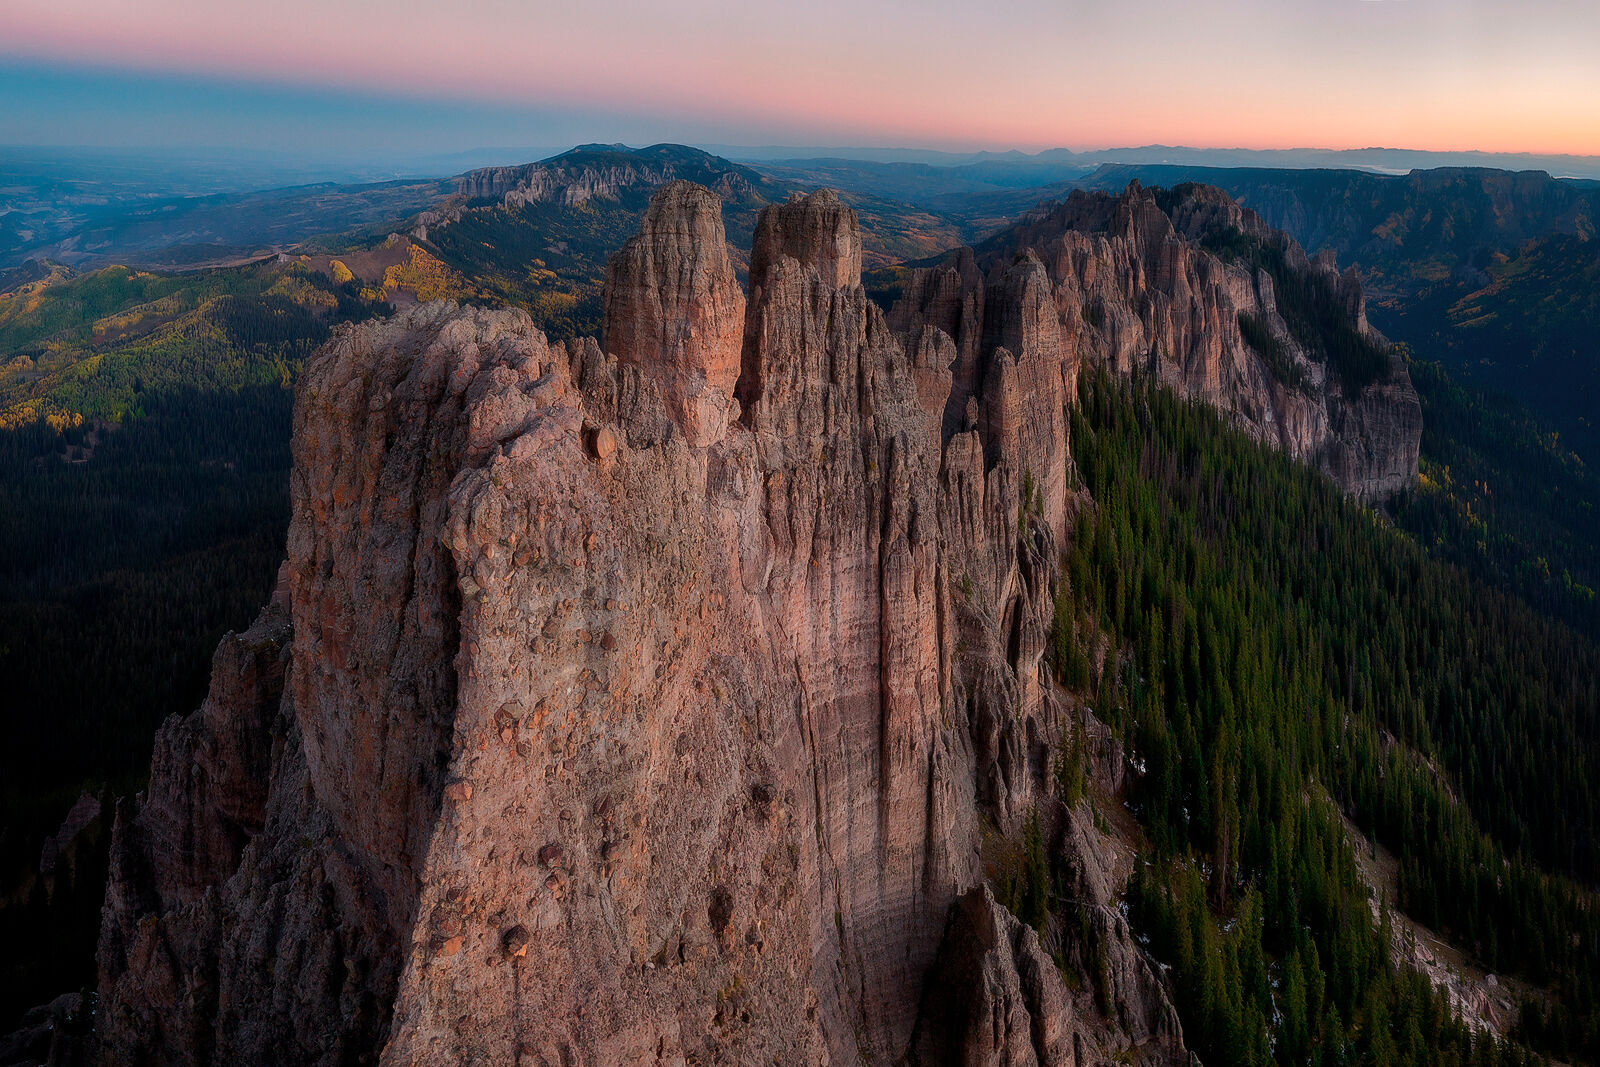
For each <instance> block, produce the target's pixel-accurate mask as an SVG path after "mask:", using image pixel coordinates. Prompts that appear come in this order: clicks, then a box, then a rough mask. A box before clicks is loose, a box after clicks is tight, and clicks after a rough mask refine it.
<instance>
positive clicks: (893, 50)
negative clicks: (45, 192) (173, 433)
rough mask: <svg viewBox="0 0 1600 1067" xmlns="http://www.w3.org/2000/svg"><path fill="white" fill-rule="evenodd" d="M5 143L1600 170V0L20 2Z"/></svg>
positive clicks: (9, 59)
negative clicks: (740, 151)
mask: <svg viewBox="0 0 1600 1067" xmlns="http://www.w3.org/2000/svg"><path fill="white" fill-rule="evenodd" d="M5 22H6V39H5V42H4V43H3V44H0V143H10V144H17V143H32V144H40V143H52V144H121V145H172V144H184V145H207V146H228V147H255V148H265V149H270V150H291V149H292V150H295V151H302V152H316V153H336V154H345V155H370V154H373V153H394V154H399V155H409V154H413V153H416V152H425V153H444V152H451V151H459V150H461V149H465V148H469V147H473V146H478V145H525V146H533V145H538V146H545V145H559V144H566V143H571V142H575V141H580V140H607V141H609V140H623V141H628V142H633V143H640V142H650V141H657V140H678V141H688V142H702V143H704V142H713V143H723V144H771V143H789V144H879V145H882V144H901V145H923V146H928V147H936V148H956V149H970V148H1012V147H1018V148H1024V149H1038V148H1045V147H1054V146H1062V147H1070V148H1083V147H1104V146H1109V145H1127V144H1144V143H1166V144H1189V145H1198V146H1211V147H1253V148H1288V147H1306V146H1316V147H1330V148H1348V147H1361V146H1366V145H1376V144H1383V145H1389V146H1393V147H1412V148H1423V149H1435V150H1446V149H1472V148H1478V149H1485V150H1491V151H1530V152H1571V153H1584V154H1590V153H1600V61H1597V60H1596V56H1600V4H1597V3H1594V2H1593V0H1002V2H1001V3H992V4H973V3H971V2H970V0H917V2H912V0H876V2H874V0H790V2H786V3H767V2H755V0H746V2H740V3H734V2H731V0H677V2H676V3H674V4H671V5H665V4H660V3H658V2H656V0H587V2H584V3H571V2H568V0H561V2H559V3H558V2H555V0H458V2H457V3H455V4H452V5H448V6H447V7H444V8H441V7H439V6H438V5H437V4H432V3H425V2H423V0H275V2H274V3H273V4H270V5H264V4H261V3H259V2H258V0H209V2H208V3H205V4H195V3H193V0H139V2H137V3H132V2H129V0H7V4H6V18H5Z"/></svg>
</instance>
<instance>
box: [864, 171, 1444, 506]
mask: <svg viewBox="0 0 1600 1067" xmlns="http://www.w3.org/2000/svg"><path fill="white" fill-rule="evenodd" d="M1165 199H1166V202H1165V203H1162V202H1158V200H1157V197H1156V195H1155V194H1154V193H1153V192H1152V191H1151V190H1147V189H1142V188H1140V186H1139V184H1138V183H1137V182H1134V183H1132V184H1131V185H1130V186H1129V188H1128V190H1127V191H1126V192H1125V193H1123V194H1122V195H1120V196H1107V195H1105V194H1103V193H1084V192H1075V193H1074V194H1073V195H1071V196H1070V197H1068V198H1067V199H1066V200H1064V201H1062V202H1060V203H1058V204H1055V205H1052V206H1048V207H1046V208H1043V209H1041V210H1039V211H1037V212H1035V213H1034V214H1032V215H1031V216H1029V217H1028V218H1027V219H1025V220H1024V221H1023V222H1021V223H1019V224H1018V225H1017V226H1015V227H1013V228H1011V229H1009V230H1006V231H1004V232H1002V233H1000V234H998V235H996V236H995V237H993V238H991V239H990V240H988V241H986V242H985V243H984V244H982V245H980V246H979V247H978V248H976V249H975V250H971V251H969V250H965V249H963V250H960V251H959V252H957V253H953V254H951V255H950V256H948V257H946V259H945V261H944V262H943V263H941V264H940V265H939V266H937V267H934V268H930V269H926V270H920V271H918V272H917V274H916V276H915V277H914V279H913V281H912V284H911V285H910V286H908V287H907V291H906V293H905V296H904V297H903V298H902V300H901V301H900V302H899V303H898V304H897V305H896V307H895V309H894V313H893V315H892V316H891V322H892V324H893V326H894V328H895V329H896V331H897V332H899V333H900V334H902V335H903V336H905V337H907V338H910V339H912V340H913V341H914V340H915V339H916V338H917V337H918V336H920V334H921V332H922V331H923V330H924V329H925V328H926V327H928V326H932V327H935V328H937V329H938V330H940V331H941V332H942V333H944V334H946V335H948V336H949V337H951V338H952V339H953V340H954V341H955V344H956V347H957V350H958V352H959V359H958V362H957V364H956V367H957V370H956V379H957V382H956V389H955V391H954V392H953V393H952V395H951V411H950V417H955V416H958V415H959V411H960V405H961V404H962V403H964V402H965V398H966V397H967V396H968V395H970V394H971V393H972V392H973V391H974V390H975V389H976V388H977V387H978V385H979V384H980V383H981V382H983V381H984V380H985V378H986V377H987V376H988V375H990V374H992V373H995V371H994V370H993V369H992V368H993V367H994V366H995V365H996V363H997V362H998V357H997V356H996V355H995V353H996V351H997V350H998V348H1000V347H1004V346H1007V345H1008V343H1012V342H1011V338H1012V337H1013V336H1014V334H1015V331H1016V330H1017V329H1018V328H1019V324H1018V323H1016V322H1013V321H1010V320H1008V314H1009V313H1008V311H1007V310H1006V309H1007V308H1009V307H1011V306H1014V305H1015V304H1016V301H1017V298H1018V296H1017V294H1018V293H1019V292H1020V291H1021V290H1024V289H1026V290H1030V291H1031V292H1032V293H1034V294H1035V295H1034V296H1032V297H1031V298H1029V301H1030V302H1029V303H1028V305H1027V306H1029V307H1032V308H1033V309H1034V310H1033V312H1032V321H1033V323H1034V326H1033V327H1032V331H1033V334H1034V336H1035V338H1036V340H1037V343H1041V344H1047V345H1051V346H1053V347H1054V348H1055V349H1056V350H1057V351H1059V353H1060V362H1061V364H1062V366H1063V367H1064V368H1065V375H1066V382H1067V389H1068V391H1069V393H1070V392H1072V391H1073V390H1074V389H1075V383H1076V380H1077V376H1078V374H1079V373H1080V372H1081V371H1082V370H1083V369H1084V368H1092V367H1108V368H1110V369H1111V370H1112V371H1114V372H1116V373H1119V374H1129V373H1133V372H1136V371H1138V372H1144V373H1151V374H1155V375H1157V376H1158V377H1159V378H1160V379H1161V380H1162V381H1164V382H1165V383H1167V384H1169V385H1171V386H1172V387H1173V388H1175V389H1177V390H1178V391H1179V392H1181V393H1183V394H1184V395H1185V396H1189V397H1193V398H1195V399H1199V400H1204V401H1205V402H1206V403H1208V404H1211V405H1212V406H1214V407H1216V408H1218V409H1219V410H1221V411H1223V412H1226V413H1227V414H1229V415H1230V416H1231V417H1232V418H1233V421H1234V422H1235V424H1236V425H1237V426H1239V427H1240V428H1241V429H1243V430H1244V431H1245V432H1247V433H1249V434H1250V435H1251V436H1253V437H1255V438H1257V439H1258V440H1261V441H1264V442H1266V443H1269V444H1272V445H1274V446H1276V447H1278V448H1282V449H1284V450H1285V451H1287V452H1288V453H1289V454H1290V455H1291V456H1293V457H1294V458H1296V459H1298V460H1302V461H1304V462H1307V463H1311V464H1314V465H1316V466H1318V467H1320V468H1321V469H1322V470H1323V471H1325V472H1326V473H1327V474H1328V475H1329V476H1330V477H1332V478H1333V479H1334V481H1336V482H1337V483H1338V484H1339V485H1340V487H1341V488H1343V489H1344V490H1345V491H1346V492H1347V493H1349V494H1351V495H1352V496H1355V497H1357V498H1358V499H1360V500H1363V501H1367V502H1376V501H1380V500H1383V499H1384V498H1386V497H1388V496H1390V495H1392V494H1393V493H1395V492H1396V491H1398V490H1400V489H1403V488H1405V487H1406V486H1408V485H1410V484H1412V483H1413V482H1414V481H1415V480H1416V475H1417V458H1418V451H1419V448H1420V445H1421V438H1422V413H1421V406H1420V405H1419V404H1418V402H1417V397H1416V392H1415V390H1413V389H1412V387H1411V381H1410V376H1409V375H1408V374H1407V372H1406V369H1405V366H1404V364H1403V362H1402V361H1401V360H1400V358H1399V357H1398V356H1393V355H1391V356H1389V357H1387V366H1386V368H1385V369H1384V370H1382V371H1381V372H1380V373H1379V374H1377V375H1376V376H1375V380H1373V381H1371V382H1370V383H1367V382H1362V383H1358V384H1356V385H1355V386H1351V385H1350V384H1349V383H1347V382H1344V381H1342V380H1341V379H1340V377H1339V370H1338V369H1337V367H1336V365H1335V361H1334V360H1332V359H1330V358H1329V356H1328V354H1327V353H1326V352H1323V351H1318V350H1316V349H1314V348H1313V347H1311V346H1310V345H1308V344H1307V343H1306V339H1305V338H1304V337H1303V336H1302V334H1303V330H1302V331H1297V330H1296V329H1295V328H1294V326H1293V325H1292V323H1291V321H1287V320H1286V317H1285V315H1284V314H1281V313H1280V308H1279V307H1278V301H1277V296H1276V292H1275V286H1274V275H1273V274H1272V273H1271V272H1269V271H1268V270H1266V269H1260V268H1255V269H1253V268H1252V266H1251V264H1250V262H1249V261H1247V260H1239V259H1232V260H1230V259H1223V258H1219V256H1217V255H1213V254H1211V253H1210V252H1208V251H1206V250H1205V247H1203V242H1208V241H1212V240H1216V239H1218V238H1221V239H1223V240H1224V241H1226V240H1227V239H1228V238H1230V237H1236V238H1237V239H1239V240H1242V241H1244V242H1246V243H1255V244H1258V245H1261V246H1265V247H1267V248H1268V249H1269V250H1271V251H1272V252H1274V253H1275V254H1276V258H1278V259H1279V260H1281V263H1282V270H1284V271H1286V272H1289V273H1290V274H1291V275H1292V276H1293V278H1294V280H1295V281H1296V283H1297V285H1296V287H1297V288H1302V287H1303V288H1308V289H1313V290H1317V289H1320V290H1324V291H1325V292H1326V298H1327V299H1328V300H1330V301H1331V302H1334V303H1336V304H1337V305H1338V306H1339V307H1340V308H1341V309H1342V310H1343V313H1344V314H1345V315H1346V316H1347V317H1348V318H1349V320H1350V321H1351V322H1352V323H1353V325H1354V327H1355V330H1354V334H1355V335H1356V336H1357V337H1361V338H1366V339H1368V340H1370V341H1371V342H1372V343H1373V345H1374V346H1378V347H1381V346H1383V341H1382V339H1381V338H1380V337H1378V336H1377V335H1376V334H1375V333H1374V332H1373V331H1372V329H1371V327H1370V326H1369V325H1368V324H1367V321H1366V313H1365V302H1364V297H1363V295H1362V291H1361V283H1360V280H1359V279H1358V278H1357V277H1356V275H1355V273H1354V271H1353V270H1352V271H1346V272H1345V273H1344V274H1342V275H1341V274H1339V273H1338V271H1337V268H1336V267H1335V265H1334V263H1333V260H1332V257H1331V256H1319V257H1318V258H1317V259H1316V260H1315V261H1313V260H1310V259H1308V258H1307V257H1306V255H1305V253H1304V252H1303V251H1302V250H1301V248H1300V246H1299V245H1297V244H1295V242H1294V241H1293V240H1291V239H1290V238H1288V237H1286V236H1284V235H1283V234H1279V233H1277V232H1276V231H1273V230H1271V229H1270V228H1269V227H1267V226H1266V224H1265V223H1263V222H1262V221H1261V220H1260V219H1259V218H1258V217H1257V216H1256V215H1255V214H1254V213H1252V212H1250V211H1247V210H1245V209H1243V208H1241V207H1240V206H1239V205H1238V204H1237V203H1236V202H1235V201H1234V200H1232V199H1231V198H1229V197H1228V196H1227V195H1225V194H1223V193H1222V192H1220V191H1219V190H1216V189H1212V188H1210V187H1207V186H1194V185H1190V186H1183V187H1180V188H1179V190H1177V191H1175V192H1174V193H1171V194H1166V197H1165ZM1241 316H1245V317H1247V318H1249V319H1251V320H1253V321H1254V322H1256V323H1259V329H1260V330H1261V331H1262V332H1263V333H1264V334H1265V335H1266V340H1259V339H1258V340H1257V342H1256V343H1258V344H1264V345H1266V346H1268V347H1270V348H1272V349H1273V350H1274V351H1273V352H1272V353H1271V354H1270V355H1271V356H1272V357H1274V358H1275V359H1276V360H1277V366H1274V365H1273V361H1272V360H1271V359H1269V358H1267V357H1268V355H1269V354H1268V353H1263V352H1260V351H1257V349H1256V348H1255V347H1254V346H1253V344H1252V342H1251V341H1249V340H1247V339H1246V337H1245V335H1244V333H1243V330H1242V326H1241V321H1240V319H1241ZM1051 319H1054V321H1053V322H1052V321H1048V320H1051ZM949 422H950V419H949V418H947V426H948V425H949Z"/></svg>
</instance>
